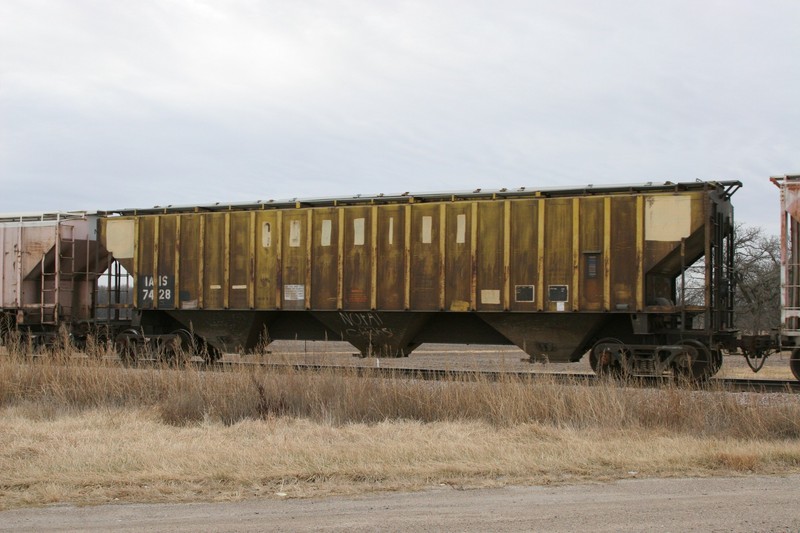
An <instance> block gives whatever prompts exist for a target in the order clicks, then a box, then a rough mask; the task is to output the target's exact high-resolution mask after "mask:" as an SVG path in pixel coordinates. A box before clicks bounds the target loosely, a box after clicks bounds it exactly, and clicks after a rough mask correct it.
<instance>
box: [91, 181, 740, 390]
mask: <svg viewBox="0 0 800 533" xmlns="http://www.w3.org/2000/svg"><path fill="white" fill-rule="evenodd" d="M740 186H741V184H740V183H739V182H737V181H725V182H693V183H670V182H666V183H659V184H654V183H648V184H642V185H630V186H627V185H626V186H613V187H609V186H598V187H593V186H587V187H582V188H553V189H525V188H522V189H518V190H506V189H502V190H496V191H482V190H476V191H472V192H454V193H449V192H448V193H436V194H408V193H406V194H402V195H394V196H384V195H379V196H372V197H360V196H359V197H349V198H327V199H325V198H323V199H311V200H292V201H265V202H254V203H246V204H215V205H204V206H190V207H172V206H170V207H156V208H152V209H129V210H118V211H114V212H108V213H106V215H107V216H105V217H103V218H102V219H100V221H99V223H100V226H99V233H100V240H101V243H102V245H103V247H104V248H106V249H108V250H109V251H110V252H111V253H112V254H113V255H114V258H115V259H116V260H117V261H119V262H120V263H121V264H122V265H123V266H124V268H125V269H126V270H127V271H128V272H129V273H130V274H131V275H132V276H133V279H134V284H135V288H136V290H135V297H134V306H135V308H136V309H137V312H138V315H137V316H136V317H135V318H134V320H135V323H134V328H132V329H131V331H130V332H129V333H128V334H127V335H128V337H127V338H126V342H136V340H137V338H136V337H137V336H139V337H142V338H143V337H145V336H158V335H163V336H165V338H169V336H172V338H174V339H177V340H181V341H182V342H195V341H200V342H204V343H207V344H208V345H209V346H210V347H212V348H215V349H216V350H218V351H230V350H245V351H246V350H252V349H254V348H255V347H256V346H257V345H263V344H265V343H268V342H270V341H271V340H275V339H308V340H312V339H313V340H323V339H333V340H345V341H348V342H350V343H351V344H352V345H353V346H355V347H356V348H357V349H358V351H359V352H360V353H361V354H362V355H364V356H369V355H373V356H381V357H386V356H407V355H408V354H409V353H411V352H412V351H413V350H414V348H415V347H417V346H418V345H420V344H421V343H428V342H432V343H436V342H451V343H465V344H515V345H517V346H519V347H520V348H521V349H522V350H524V351H525V353H526V354H528V356H529V357H530V359H531V360H532V361H535V360H547V361H552V362H566V361H577V360H579V359H580V358H581V357H582V356H583V355H584V354H585V353H587V352H588V353H589V355H590V358H591V363H592V366H593V367H594V368H595V369H596V370H597V371H604V370H607V371H610V372H626V373H635V374H660V373H662V372H667V371H670V372H676V373H679V374H686V375H689V376H693V377H699V376H707V375H710V374H713V373H714V372H715V371H716V370H717V369H718V368H719V365H720V364H721V360H722V359H721V355H720V348H721V346H723V345H726V344H728V343H730V342H731V339H732V336H733V316H732V315H733V312H732V310H733V292H734V281H733V280H734V276H733V229H734V223H733V207H732V205H731V201H730V200H731V195H732V194H733V193H734V192H735V191H736V190H737V189H738V188H739V187H740Z"/></svg>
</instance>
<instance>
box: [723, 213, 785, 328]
mask: <svg viewBox="0 0 800 533" xmlns="http://www.w3.org/2000/svg"><path fill="white" fill-rule="evenodd" d="M735 247H736V258H735V261H736V262H735V265H736V270H735V276H736V285H737V290H736V298H735V300H734V311H735V313H736V326H737V327H738V328H739V329H740V330H741V331H742V333H746V334H766V333H770V330H771V329H773V328H777V327H778V325H779V324H780V304H781V302H780V285H781V284H780V249H781V248H780V240H779V239H778V237H776V236H774V235H766V234H765V233H764V230H762V229H761V228H759V227H757V226H744V225H741V224H740V225H737V227H736V241H735Z"/></svg>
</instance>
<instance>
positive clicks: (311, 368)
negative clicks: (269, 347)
mask: <svg viewBox="0 0 800 533" xmlns="http://www.w3.org/2000/svg"><path fill="white" fill-rule="evenodd" d="M215 366H216V367H218V368H224V367H229V366H259V367H267V368H270V369H274V370H293V371H300V372H342V373H347V374H349V375H353V374H354V375H356V376H360V377H380V378H402V379H420V380H429V381H442V380H448V379H449V380H453V381H465V382H470V381H503V380H530V381H532V382H535V381H536V380H548V381H552V382H556V383H564V384H579V385H584V384H585V385H593V384H597V383H602V382H603V381H604V378H601V377H598V376H596V375H594V374H585V373H561V372H559V373H555V372H534V371H527V372H511V371H497V370H444V369H433V368H404V367H367V366H352V365H321V364H305V363H268V362H255V361H246V362H233V361H224V362H222V363H217V365H215ZM672 381H673V380H672V378H671V377H669V376H663V377H662V376H637V377H633V378H630V379H628V380H627V381H626V383H629V384H631V385H633V386H637V385H638V386H645V387H654V386H659V385H667V384H670V383H672ZM697 387H698V388H705V389H709V390H723V391H729V392H755V393H780V392H783V393H798V392H800V382H797V381H794V380H783V379H754V378H749V379H746V378H712V379H710V380H709V381H708V382H706V383H703V384H699V385H698V386H697Z"/></svg>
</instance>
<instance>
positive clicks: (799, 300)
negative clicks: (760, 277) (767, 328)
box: [771, 176, 800, 380]
mask: <svg viewBox="0 0 800 533" xmlns="http://www.w3.org/2000/svg"><path fill="white" fill-rule="evenodd" d="M771 180H772V182H773V183H774V184H775V185H777V186H778V187H779V188H780V190H781V324H780V330H779V333H778V341H779V346H780V348H781V349H787V350H791V357H790V358H789V367H790V368H791V370H792V374H794V377H795V378H797V379H798V380H800V176H780V177H774V178H771Z"/></svg>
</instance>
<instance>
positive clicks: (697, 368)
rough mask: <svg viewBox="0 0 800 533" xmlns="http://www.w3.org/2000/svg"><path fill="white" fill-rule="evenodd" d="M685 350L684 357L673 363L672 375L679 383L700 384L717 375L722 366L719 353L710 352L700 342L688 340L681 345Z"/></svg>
mask: <svg viewBox="0 0 800 533" xmlns="http://www.w3.org/2000/svg"><path fill="white" fill-rule="evenodd" d="M681 345H683V346H685V347H686V348H687V350H686V352H685V353H684V357H683V358H682V359H681V360H679V361H678V362H676V363H675V365H674V367H673V375H674V376H675V379H676V380H679V381H692V382H701V381H705V380H707V379H709V378H710V377H711V376H713V375H714V374H716V373H717V371H718V370H719V369H720V367H721V366H722V356H721V355H720V353H719V351H714V352H712V351H711V350H709V348H708V346H706V345H705V344H703V343H702V342H700V341H698V340H695V339H689V340H685V341H683V342H682V343H681Z"/></svg>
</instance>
